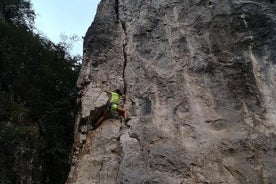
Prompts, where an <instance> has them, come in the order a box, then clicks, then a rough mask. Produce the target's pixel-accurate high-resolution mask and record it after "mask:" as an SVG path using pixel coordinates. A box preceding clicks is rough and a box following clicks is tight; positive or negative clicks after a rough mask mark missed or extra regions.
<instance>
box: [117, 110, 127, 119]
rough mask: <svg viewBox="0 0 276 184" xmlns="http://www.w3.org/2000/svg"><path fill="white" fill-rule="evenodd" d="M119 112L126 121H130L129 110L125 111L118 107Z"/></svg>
mask: <svg viewBox="0 0 276 184" xmlns="http://www.w3.org/2000/svg"><path fill="white" fill-rule="evenodd" d="M118 112H119V114H120V115H122V116H123V117H124V118H125V120H129V118H128V112H127V110H125V109H124V108H122V107H118Z"/></svg>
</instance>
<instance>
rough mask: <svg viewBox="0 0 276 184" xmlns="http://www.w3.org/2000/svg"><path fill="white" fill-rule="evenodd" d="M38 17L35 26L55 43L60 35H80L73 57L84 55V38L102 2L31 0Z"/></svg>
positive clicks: (97, 0)
mask: <svg viewBox="0 0 276 184" xmlns="http://www.w3.org/2000/svg"><path fill="white" fill-rule="evenodd" d="M31 2H32V4H33V9H34V10H35V12H36V14H37V17H36V21H35V26H36V28H37V29H38V31H39V32H42V33H43V35H45V36H46V37H47V38H48V39H49V40H51V41H52V42H54V43H58V42H59V41H61V38H60V35H61V34H65V35H68V36H70V35H74V34H76V35H78V36H79V37H80V41H78V42H76V43H75V44H74V47H73V49H72V51H71V54H72V55H77V54H80V55H82V42H83V40H82V36H84V35H85V33H86V31H87V29H88V27H89V26H90V25H91V23H92V21H93V19H94V16H95V14H96V10H97V5H98V3H99V2H100V0H31Z"/></svg>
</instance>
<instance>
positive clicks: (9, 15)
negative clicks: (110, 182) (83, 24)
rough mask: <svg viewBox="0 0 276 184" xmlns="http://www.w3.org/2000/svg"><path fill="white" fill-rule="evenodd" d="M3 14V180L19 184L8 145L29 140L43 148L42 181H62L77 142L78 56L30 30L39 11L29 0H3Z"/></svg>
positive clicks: (0, 79)
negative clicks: (74, 130)
mask: <svg viewBox="0 0 276 184" xmlns="http://www.w3.org/2000/svg"><path fill="white" fill-rule="evenodd" d="M1 15H2V17H4V20H2V21H1V20H0V143H1V149H0V168H1V169H0V180H1V181H6V182H5V183H9V181H11V182H10V183H18V181H16V178H17V177H15V175H16V173H15V171H11V170H9V169H11V168H12V167H13V166H14V165H16V163H15V161H14V162H13V160H14V155H13V153H11V152H12V151H13V149H11V148H10V147H7V146H4V145H14V146H15V147H17V146H18V145H19V144H18V143H20V145H21V144H23V143H25V144H26V147H31V148H32V149H39V152H40V156H41V159H42V160H41V162H42V165H43V168H42V172H43V173H42V174H39V175H41V176H43V178H42V179H41V183H64V181H65V179H66V177H67V174H68V170H69V165H68V163H69V162H68V160H69V154H70V150H71V145H72V142H73V124H74V113H75V107H76V95H77V91H76V84H75V83H76V80H77V76H78V73H79V69H80V65H79V64H78V59H79V58H77V57H72V56H70V55H69V54H68V52H67V51H66V49H65V46H66V43H65V42H64V43H63V45H62V44H59V45H55V44H53V43H52V42H51V41H49V40H47V39H45V38H43V37H41V36H40V35H37V34H34V33H33V32H32V31H31V29H30V27H31V25H32V21H33V18H34V15H35V14H34V12H33V11H32V10H31V4H30V3H29V1H26V0H1V2H0V17H1ZM38 133H39V137H40V138H39V139H41V140H42V142H40V143H38V142H37V137H38V135H37V134H38ZM36 144H37V147H35V145H36ZM6 155H9V156H6ZM5 168H6V169H5ZM7 169H8V170H7ZM22 169H24V168H22ZM2 179H3V180H2Z"/></svg>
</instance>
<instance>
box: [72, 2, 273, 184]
mask: <svg viewBox="0 0 276 184" xmlns="http://www.w3.org/2000/svg"><path fill="white" fill-rule="evenodd" d="M275 35H276V2H275V1H274V0H270V1H268V0H264V1H258V0H250V1H248V0H234V1H230V0H209V1H208V0H193V1H191V0H173V1H167V0H148V1H142V0H137V1H128V0H102V1H101V3H100V4H99V7H98V12H97V15H96V18H95V20H94V22H93V23H92V25H91V27H90V28H89V29H88V31H87V34H86V36H85V40H84V61H83V68H82V71H81V74H80V77H79V81H78V87H79V89H80V114H79V118H78V120H77V123H76V132H75V147H74V154H73V161H72V168H71V172H70V175H69V178H68V182H67V183H68V184H88V183H99V184H113V183H114V184H115V183H124V184H126V183H129V184H140V183H151V184H152V183H164V184H181V183H183V184H184V183H185V184H186V183H187V184H188V183H190V184H193V183H231V184H236V183H237V184H246V183H248V184H252V183H256V184H257V183H258V184H259V183H264V184H268V183H271V184H272V183H275V181H276V175H275V173H276V138H275V132H276V52H275V51H276V37H275ZM116 88H122V89H124V91H125V93H126V95H127V97H128V98H127V100H126V101H125V102H124V107H125V108H127V109H128V110H129V112H130V116H131V117H132V119H131V120H130V121H129V122H128V123H124V122H123V121H121V119H120V118H118V117H117V116H116V115H113V116H111V117H110V118H109V119H107V120H106V121H104V122H103V124H102V125H101V126H100V127H98V128H97V129H96V130H91V124H92V123H94V122H95V121H96V120H97V119H98V118H99V117H100V116H101V114H102V112H103V111H104V104H105V103H106V101H107V99H108V97H107V95H106V94H105V93H104V92H102V90H114V89H116Z"/></svg>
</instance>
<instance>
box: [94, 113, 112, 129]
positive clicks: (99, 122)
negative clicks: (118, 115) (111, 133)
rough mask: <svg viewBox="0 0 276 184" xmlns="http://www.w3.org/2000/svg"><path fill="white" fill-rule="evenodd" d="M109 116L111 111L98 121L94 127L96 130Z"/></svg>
mask: <svg viewBox="0 0 276 184" xmlns="http://www.w3.org/2000/svg"><path fill="white" fill-rule="evenodd" d="M108 115H109V111H106V112H105V113H104V115H103V116H102V117H101V118H100V119H99V120H98V121H97V123H96V124H95V125H94V126H93V127H94V129H95V128H97V127H98V126H99V125H100V124H101V123H102V122H103V121H104V120H105V119H106V118H107V116H108Z"/></svg>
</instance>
